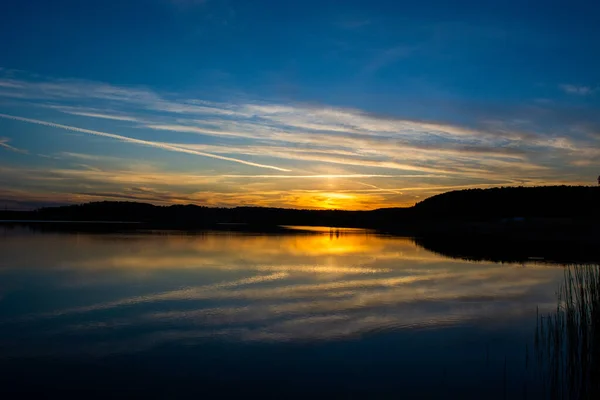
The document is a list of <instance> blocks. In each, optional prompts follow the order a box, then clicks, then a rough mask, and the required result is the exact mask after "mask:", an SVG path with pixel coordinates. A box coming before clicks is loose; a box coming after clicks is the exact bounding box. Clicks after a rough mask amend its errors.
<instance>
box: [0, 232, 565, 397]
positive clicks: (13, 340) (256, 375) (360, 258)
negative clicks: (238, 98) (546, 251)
mask: <svg viewBox="0 0 600 400" xmlns="http://www.w3.org/2000/svg"><path fill="white" fill-rule="evenodd" d="M562 280H563V267H561V266H560V265H552V264H543V263H539V262H533V261H532V262H526V263H494V262H483V261H479V262H474V261H466V260H463V259H460V258H448V257H446V256H443V255H440V254H437V253H435V252H432V251H429V250H426V249H425V248H422V247H420V246H419V245H417V244H416V243H415V241H414V240H413V239H411V238H400V237H391V236H385V235H380V234H377V233H375V232H370V231H364V230H357V229H337V230H336V229H330V228H318V229H316V228H311V229H310V230H308V229H304V230H302V231H298V232H297V233H296V234H271V235H260V234H248V233H235V232H197V233H193V234H192V233H177V232H131V233H103V234H93V233H64V232H61V233H52V232H43V233H42V232H38V231H35V230H32V229H30V228H27V227H24V226H20V227H19V226H12V227H9V226H0V375H1V377H0V384H1V388H2V389H0V391H1V392H2V393H5V394H10V395H12V396H13V397H18V396H22V395H24V394H26V393H34V392H35V393H38V394H39V393H43V394H52V395H58V394H60V395H62V396H68V397H78V398H79V397H111V398H114V397H164V398H176V397H190V396H205V397H230V396H236V397H237V396H261V397H267V398H269V397H277V398H282V397H285V398H291V397H295V398H296V397H297V398H303V397H309V396H310V397H319V398H320V397H327V398H332V397H333V398H336V397H344V398H352V397H355V398H365V397H368V398H449V397H455V398H473V399H482V398H486V399H488V398H511V399H512V398H529V399H531V398H540V397H541V396H543V395H545V394H547V393H545V392H544V390H546V389H545V388H544V386H543V385H542V384H541V383H540V382H541V380H540V376H539V375H540V374H539V371H537V369H536V368H535V362H534V358H535V357H534V351H533V349H534V332H535V330H536V324H537V316H538V313H540V314H542V313H547V312H551V311H552V310H553V309H555V308H556V291H557V288H558V286H559V284H560V283H561V281H562Z"/></svg>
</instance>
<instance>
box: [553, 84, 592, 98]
mask: <svg viewBox="0 0 600 400" xmlns="http://www.w3.org/2000/svg"><path fill="white" fill-rule="evenodd" d="M559 87H560V89H561V90H562V91H563V92H565V93H568V94H577V95H580V96H587V95H590V94H593V93H595V92H596V89H595V88H593V87H591V86H580V85H571V84H562V85H559Z"/></svg>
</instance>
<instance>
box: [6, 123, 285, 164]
mask: <svg viewBox="0 0 600 400" xmlns="http://www.w3.org/2000/svg"><path fill="white" fill-rule="evenodd" d="M0 118H6V119H12V120H15V121H21V122H29V123H30V124H37V125H43V126H49V127H52V128H59V129H66V130H68V131H74V132H81V133H87V134H89V135H95V136H103V137H107V138H111V139H115V140H119V141H121V142H126V143H133V144H139V145H142V146H149V147H155V148H158V149H163V150H167V151H174V152H178V153H187V154H193V155H197V156H202V157H210V158H216V159H218V160H225V161H231V162H236V163H240V164H245V165H250V166H253V167H258V168H268V169H274V170H277V171H284V172H290V170H289V169H284V168H279V167H276V166H273V165H266V164H258V163H253V162H250V161H244V160H240V159H237V158H232V157H226V156H219V155H216V154H211V153H205V152H202V151H197V150H190V149H185V148H182V147H177V146H173V145H170V144H164V143H159V142H151V141H148V140H141V139H134V138H130V137H127V136H121V135H115V134H114V133H107V132H100V131H93V130H91V129H84V128H78V127H75V126H69V125H62V124H55V123H54V122H47V121H40V120H38V119H31V118H23V117H17V116H15V115H8V114H0Z"/></svg>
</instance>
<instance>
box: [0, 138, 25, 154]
mask: <svg viewBox="0 0 600 400" xmlns="http://www.w3.org/2000/svg"><path fill="white" fill-rule="evenodd" d="M9 142H10V140H9V139H8V138H2V137H0V147H2V148H3V149H6V150H10V151H14V152H15V153H21V154H27V153H29V152H28V151H27V150H23V149H18V148H16V147H14V146H11V145H9V144H8V143H9Z"/></svg>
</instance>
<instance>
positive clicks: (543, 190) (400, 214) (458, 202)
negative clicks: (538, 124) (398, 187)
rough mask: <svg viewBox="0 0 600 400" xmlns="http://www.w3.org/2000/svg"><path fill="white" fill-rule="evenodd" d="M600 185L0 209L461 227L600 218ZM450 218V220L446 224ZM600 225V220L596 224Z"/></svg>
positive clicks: (31, 214) (19, 214)
mask: <svg viewBox="0 0 600 400" xmlns="http://www.w3.org/2000/svg"><path fill="white" fill-rule="evenodd" d="M599 205H600V188H599V187H592V186H541V187H500V188H492V189H466V190H457V191H451V192H446V193H442V194H439V195H436V196H433V197H430V198H428V199H425V200H423V201H421V202H419V203H417V204H415V205H414V206H412V207H406V208H381V209H377V210H372V211H343V210H302V209H284V208H268V207H234V208H219V207H206V206H199V205H170V206H156V205H152V204H147V203H137V202H123V201H101V202H92V203H85V204H79V205H68V206H60V207H45V208H40V209H38V210H34V211H0V219H1V220H40V221H127V222H136V223H142V224H144V225H145V226H149V227H153V228H180V229H192V228H205V227H211V226H215V225H217V224H218V225H223V224H247V225H255V226H263V227H266V226H276V225H324V226H340V227H363V228H378V229H384V230H390V231H396V232H399V233H402V232H403V231H407V233H408V232H413V233H414V232H415V231H417V232H418V230H419V227H421V229H430V228H432V227H433V225H435V226H436V229H444V226H446V227H447V228H448V229H451V228H455V226H453V225H452V224H454V223H457V222H470V223H477V222H489V221H495V222H509V223H518V222H519V221H522V220H525V221H527V220H531V219H537V220H542V219H555V220H556V219H565V218H566V219H571V220H573V219H575V220H578V221H589V220H591V219H594V220H596V219H600V206H599ZM444 224H447V225H444ZM596 226H597V225H596Z"/></svg>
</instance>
